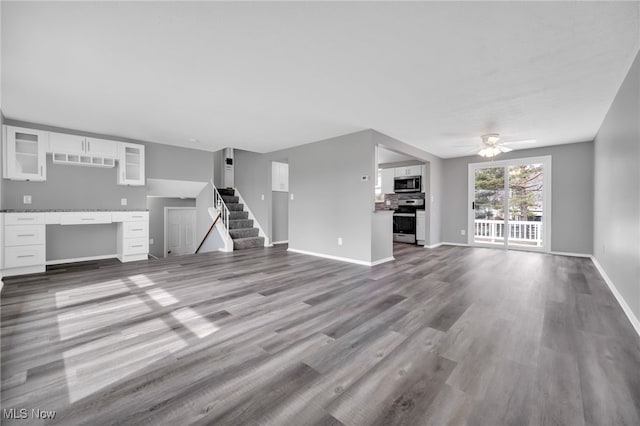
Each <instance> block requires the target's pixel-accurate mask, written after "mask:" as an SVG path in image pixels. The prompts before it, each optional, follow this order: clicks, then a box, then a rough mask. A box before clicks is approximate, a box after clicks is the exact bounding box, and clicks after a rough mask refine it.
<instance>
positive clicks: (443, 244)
mask: <svg viewBox="0 0 640 426" xmlns="http://www.w3.org/2000/svg"><path fill="white" fill-rule="evenodd" d="M440 245H441V246H458V247H470V246H469V244H462V243H449V242H446V241H443V242H441V243H440Z"/></svg>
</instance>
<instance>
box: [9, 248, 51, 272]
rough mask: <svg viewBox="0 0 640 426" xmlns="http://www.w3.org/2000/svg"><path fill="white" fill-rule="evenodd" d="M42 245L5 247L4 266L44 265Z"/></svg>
mask: <svg viewBox="0 0 640 426" xmlns="http://www.w3.org/2000/svg"><path fill="white" fill-rule="evenodd" d="M44 263H45V250H44V245H37V246H23V247H6V248H5V250H4V267H5V268H19V267H21V266H33V265H44Z"/></svg>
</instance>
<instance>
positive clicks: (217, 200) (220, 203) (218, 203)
mask: <svg viewBox="0 0 640 426" xmlns="http://www.w3.org/2000/svg"><path fill="white" fill-rule="evenodd" d="M211 187H212V188H213V208H214V209H216V210H218V211H219V212H220V219H221V220H222V224H223V225H224V229H226V230H227V234H228V233H229V208H228V207H227V205H226V204H225V203H224V199H223V198H222V195H220V193H219V192H218V188H216V186H215V185H214V183H213V181H211Z"/></svg>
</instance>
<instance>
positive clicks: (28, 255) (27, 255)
mask: <svg viewBox="0 0 640 426" xmlns="http://www.w3.org/2000/svg"><path fill="white" fill-rule="evenodd" d="M18 257H36V255H35V254H23V255H20V256H18Z"/></svg>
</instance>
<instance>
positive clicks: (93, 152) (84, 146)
mask: <svg viewBox="0 0 640 426" xmlns="http://www.w3.org/2000/svg"><path fill="white" fill-rule="evenodd" d="M49 152H53V153H54V154H77V155H87V156H93V157H105V158H116V157H117V156H118V142H115V141H109V140H105V139H96V138H87V137H84V136H76V135H66V134H64V133H53V132H51V133H49Z"/></svg>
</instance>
